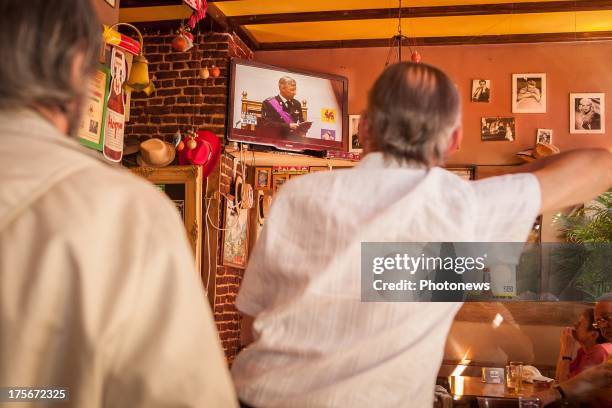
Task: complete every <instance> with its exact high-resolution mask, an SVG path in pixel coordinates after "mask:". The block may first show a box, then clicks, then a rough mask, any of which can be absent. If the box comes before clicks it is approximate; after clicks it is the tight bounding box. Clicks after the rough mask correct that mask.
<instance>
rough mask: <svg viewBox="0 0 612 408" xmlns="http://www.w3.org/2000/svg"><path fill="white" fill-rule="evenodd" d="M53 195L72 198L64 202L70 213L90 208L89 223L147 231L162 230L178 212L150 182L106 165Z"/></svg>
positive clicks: (66, 183) (63, 183) (74, 176)
mask: <svg viewBox="0 0 612 408" xmlns="http://www.w3.org/2000/svg"><path fill="white" fill-rule="evenodd" d="M50 193H51V194H53V193H55V194H59V195H63V196H65V197H69V198H70V199H67V200H66V201H65V205H66V207H67V211H70V207H73V208H72V210H74V211H75V212H76V213H81V212H82V211H81V210H82V209H81V208H80V207H82V206H85V205H87V206H89V208H88V209H87V210H88V211H87V213H88V219H89V220H90V221H95V220H96V219H99V220H101V221H102V222H105V221H103V220H107V221H106V222H111V223H112V222H116V223H117V224H121V223H125V224H129V225H130V226H131V227H137V226H141V227H143V228H147V229H148V228H150V225H147V224H149V223H154V224H155V225H157V226H159V227H160V228H161V227H162V226H163V225H165V224H166V220H167V219H168V217H172V216H173V212H176V211H175V209H174V208H173V207H172V204H171V203H170V202H169V199H168V198H167V197H166V196H165V195H164V194H163V193H162V192H161V191H160V190H159V189H157V188H156V187H155V186H154V185H153V184H151V183H150V182H148V181H146V180H145V179H143V178H141V177H139V176H136V175H134V174H132V173H131V172H130V171H129V170H127V169H116V168H112V167H109V166H105V165H100V166H90V167H88V168H86V169H84V170H83V171H80V172H78V173H74V174H72V175H71V176H69V177H67V178H65V179H64V180H62V181H61V182H60V183H58V185H57V186H54V189H53V190H52V191H51V192H50ZM74 207H77V208H74ZM174 215H175V214H174ZM113 217H119V218H123V219H116V218H113Z"/></svg>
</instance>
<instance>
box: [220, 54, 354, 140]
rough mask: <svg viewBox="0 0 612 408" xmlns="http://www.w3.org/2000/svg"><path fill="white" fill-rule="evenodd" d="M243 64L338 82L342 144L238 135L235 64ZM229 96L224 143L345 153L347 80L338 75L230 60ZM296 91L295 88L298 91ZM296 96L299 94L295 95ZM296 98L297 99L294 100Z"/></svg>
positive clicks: (238, 59)
mask: <svg viewBox="0 0 612 408" xmlns="http://www.w3.org/2000/svg"><path fill="white" fill-rule="evenodd" d="M238 64H240V65H247V66H252V67H257V68H265V69H270V70H274V71H278V72H286V73H288V74H299V75H307V76H311V77H314V78H321V79H329V80H334V81H341V82H342V87H343V90H342V141H330V140H322V139H315V138H306V137H299V138H298V137H295V138H294V139H289V140H282V139H279V138H276V137H261V136H254V135H245V134H240V133H241V132H244V131H243V130H242V129H235V128H234V121H235V119H234V106H235V105H234V104H235V102H240V101H235V97H236V95H235V93H234V88H235V82H236V65H238ZM229 86H230V93H229V101H228V111H229V112H228V118H229V120H228V129H227V140H229V141H230V142H240V143H250V144H256V145H264V146H272V147H275V148H277V149H279V150H286V151H293V152H296V151H297V152H300V151H305V150H315V151H328V150H330V151H343V152H347V151H348V79H347V78H346V77H344V76H341V75H333V74H322V73H318V72H311V71H302V70H296V69H287V68H282V67H277V66H274V65H268V64H262V63H260V62H256V61H252V60H245V59H240V58H232V59H231V60H230V83H229ZM298 92H299V89H298ZM298 95H299V93H298ZM298 99H299V98H298Z"/></svg>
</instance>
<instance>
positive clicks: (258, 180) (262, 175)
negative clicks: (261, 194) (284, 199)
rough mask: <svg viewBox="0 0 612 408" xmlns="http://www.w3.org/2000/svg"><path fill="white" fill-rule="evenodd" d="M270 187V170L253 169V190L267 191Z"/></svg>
mask: <svg viewBox="0 0 612 408" xmlns="http://www.w3.org/2000/svg"><path fill="white" fill-rule="evenodd" d="M271 185H272V168H271V167H255V189H256V190H269V189H270V186H271Z"/></svg>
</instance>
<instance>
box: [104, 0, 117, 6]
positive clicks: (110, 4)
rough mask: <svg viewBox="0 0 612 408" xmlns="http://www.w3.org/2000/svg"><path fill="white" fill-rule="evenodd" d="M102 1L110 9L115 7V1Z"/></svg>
mask: <svg viewBox="0 0 612 408" xmlns="http://www.w3.org/2000/svg"><path fill="white" fill-rule="evenodd" d="M104 1H105V2H106V4H108V5H109V6H111V7H112V8H115V6H116V5H117V0H104Z"/></svg>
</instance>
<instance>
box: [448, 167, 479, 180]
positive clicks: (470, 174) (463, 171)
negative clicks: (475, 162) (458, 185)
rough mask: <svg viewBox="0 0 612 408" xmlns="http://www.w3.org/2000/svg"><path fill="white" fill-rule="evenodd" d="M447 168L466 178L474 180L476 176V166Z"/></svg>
mask: <svg viewBox="0 0 612 408" xmlns="http://www.w3.org/2000/svg"><path fill="white" fill-rule="evenodd" d="M446 170H448V171H450V172H451V173H453V174H456V175H457V176H459V177H461V178H462V179H464V180H474V179H475V178H476V177H475V174H476V166H461V167H446Z"/></svg>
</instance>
